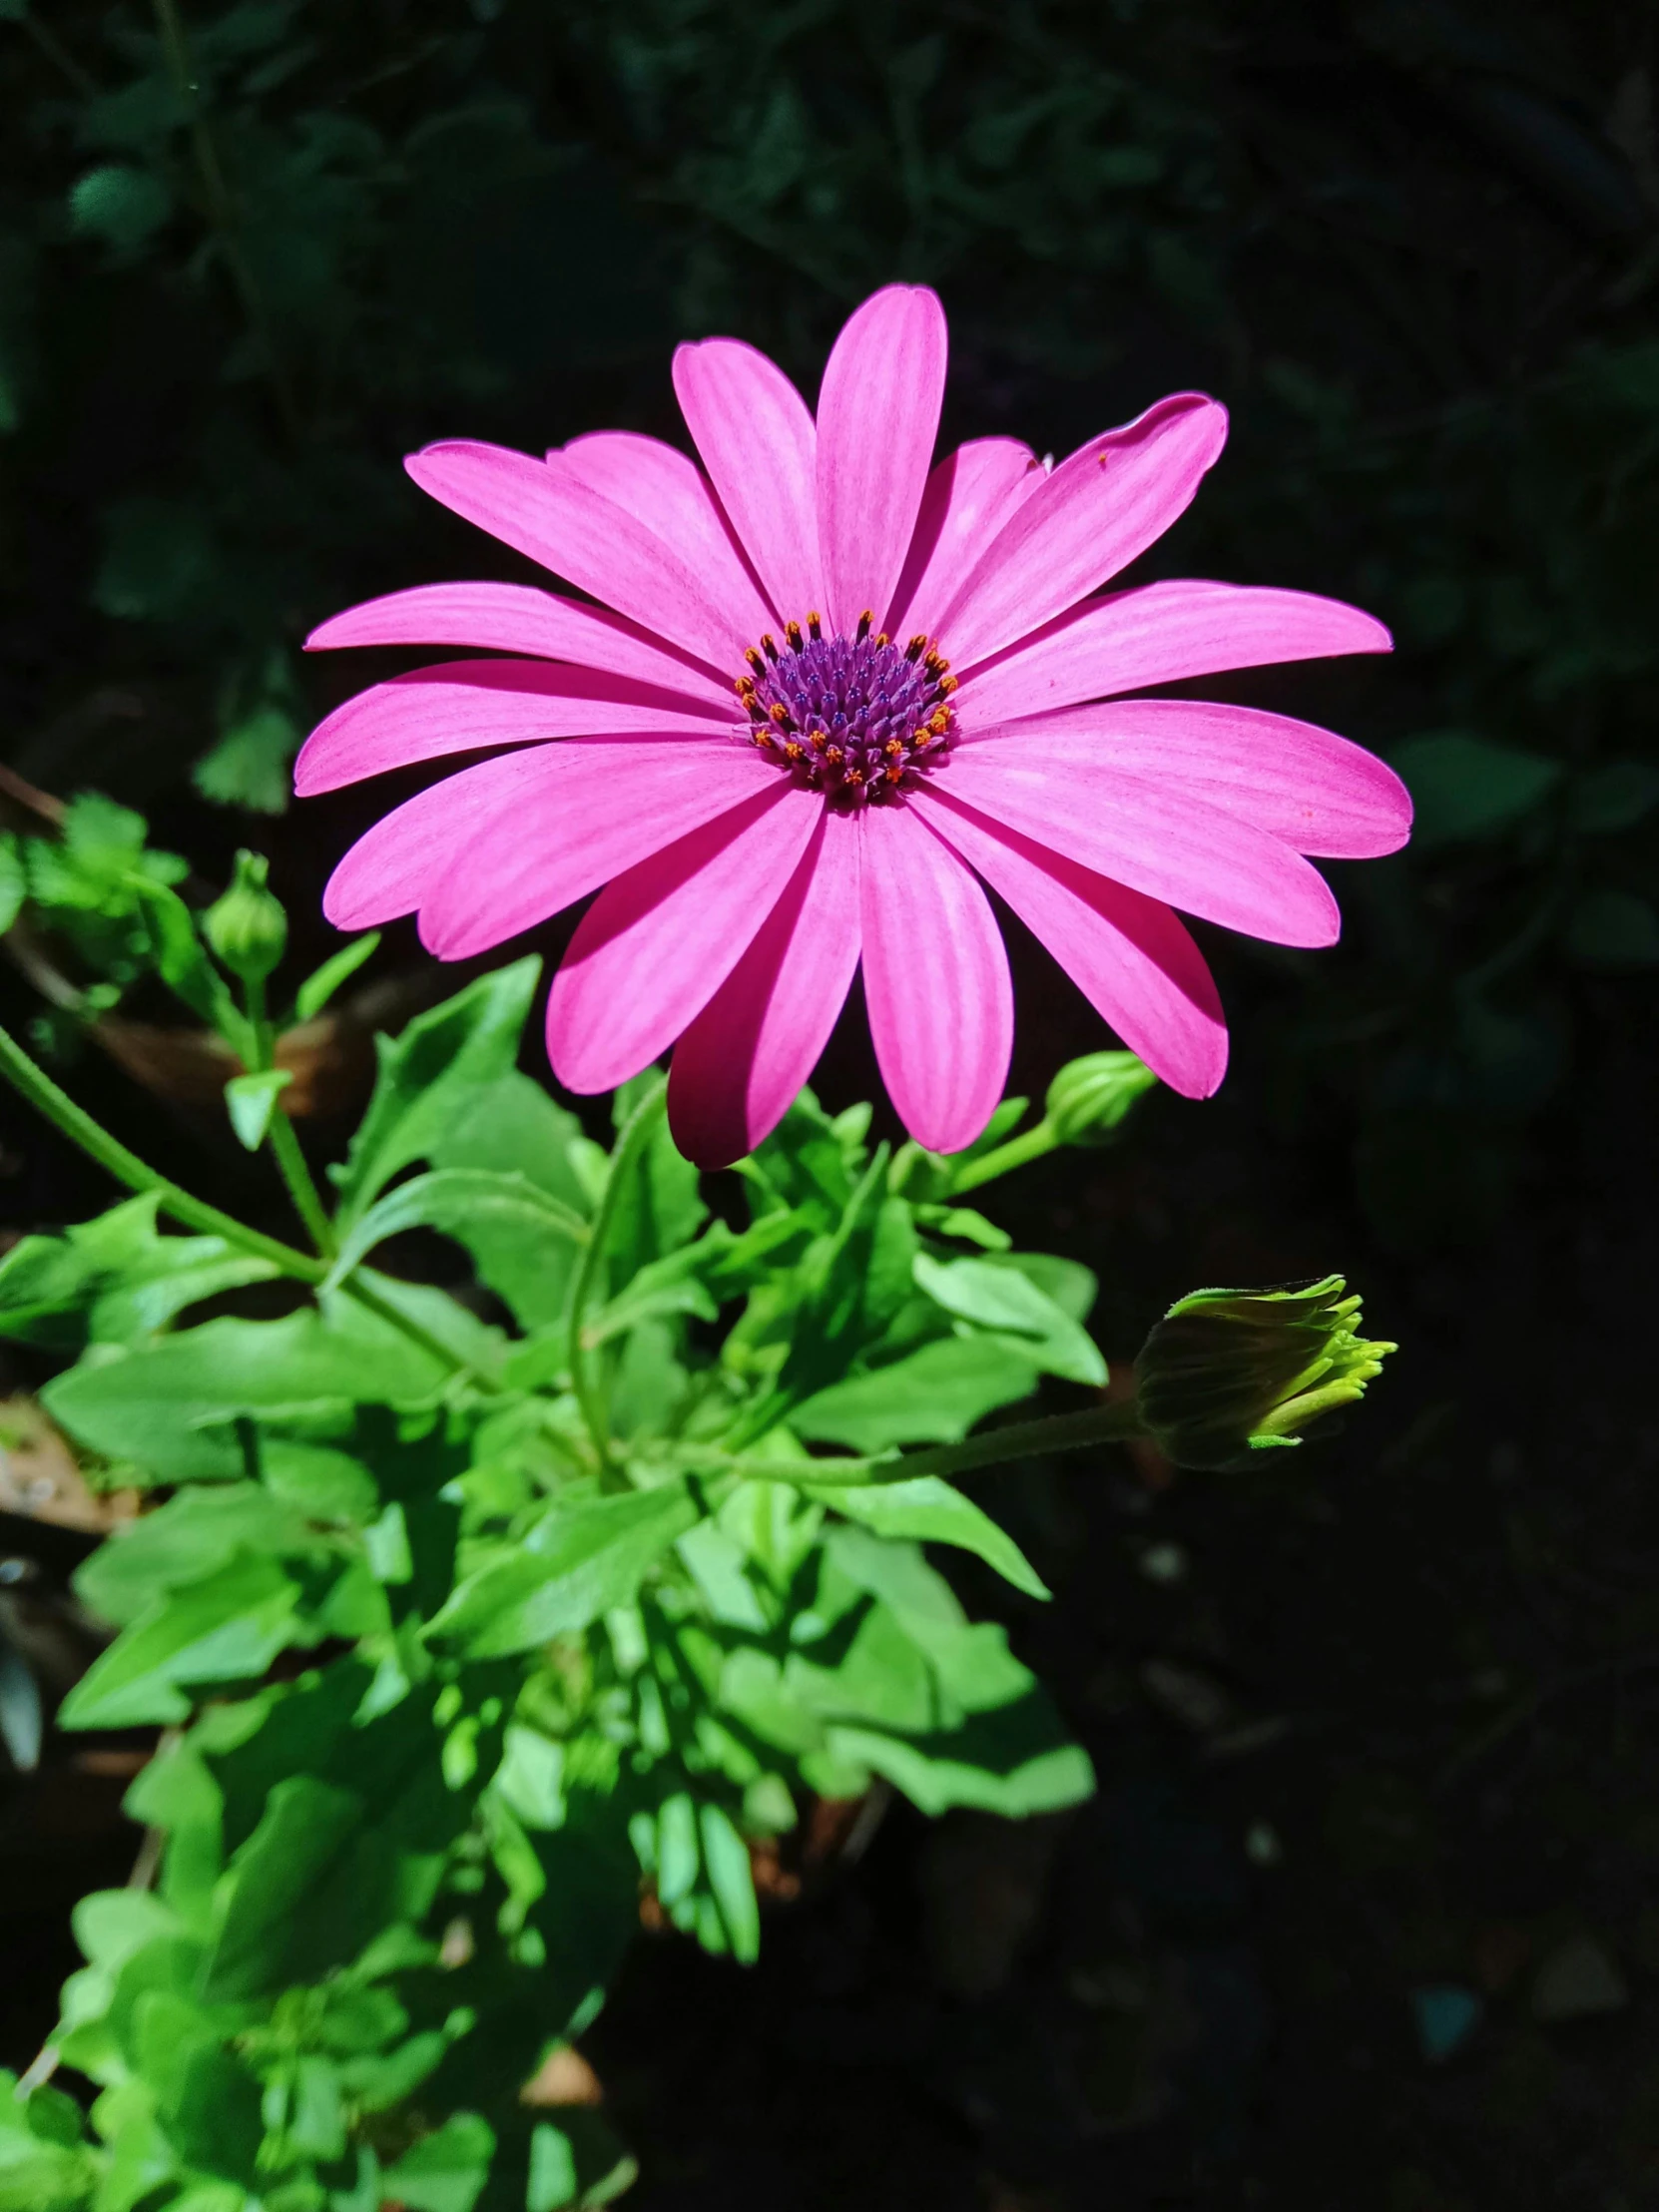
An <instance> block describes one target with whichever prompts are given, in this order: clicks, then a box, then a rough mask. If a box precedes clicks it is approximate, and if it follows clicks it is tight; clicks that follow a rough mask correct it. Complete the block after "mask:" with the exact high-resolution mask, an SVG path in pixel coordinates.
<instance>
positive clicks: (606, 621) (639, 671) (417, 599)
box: [305, 584, 732, 706]
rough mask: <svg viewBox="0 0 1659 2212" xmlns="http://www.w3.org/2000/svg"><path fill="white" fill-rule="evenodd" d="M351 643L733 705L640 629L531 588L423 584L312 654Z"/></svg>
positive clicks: (360, 610)
mask: <svg viewBox="0 0 1659 2212" xmlns="http://www.w3.org/2000/svg"><path fill="white" fill-rule="evenodd" d="M345 645H469V646H476V647H481V648H483V649H485V650H487V651H490V652H496V653H530V654H534V655H537V656H539V658H541V659H542V660H545V661H574V662H576V663H577V664H578V665H579V666H581V667H583V668H602V669H605V670H607V671H608V672H609V674H611V675H612V676H631V677H633V678H634V680H635V681H636V682H637V683H643V684H660V685H666V686H667V687H668V688H669V689H670V690H675V689H678V690H680V691H683V692H689V693H690V694H692V695H693V696H694V697H695V698H697V699H701V700H708V701H713V702H718V703H719V704H720V705H721V706H729V705H730V704H731V699H732V687H731V685H730V684H729V683H727V682H725V681H724V680H722V679H720V678H717V677H714V676H711V675H710V674H709V672H708V670H707V669H706V668H703V667H701V666H700V665H699V664H698V663H697V662H695V661H693V660H690V659H688V658H686V657H684V656H682V655H681V654H678V653H676V652H675V651H674V650H673V648H672V647H669V646H665V645H663V644H662V643H661V642H660V641H659V640H658V639H655V638H652V637H648V636H647V635H646V634H645V632H644V631H643V630H641V629H640V627H639V625H638V624H637V623H634V622H628V621H625V620H624V618H623V617H622V616H621V615H613V614H612V613H610V612H609V610H608V609H606V608H604V607H584V606H583V605H582V604H581V602H580V601H579V600H575V599H562V598H560V596H559V595H558V593H557V592H550V591H538V590H537V589H536V588H535V586H534V585H532V584H417V585H416V586H415V587H414V589H413V590H412V591H394V592H388V593H387V594H386V595H385V597H384V598H383V599H370V600H368V601H366V602H365V603H364V604H363V605H362V606H360V607H347V608H346V610H345V611H344V613H343V614H337V615H334V616H332V617H330V619H329V620H328V621H327V622H324V623H320V624H319V625H318V626H317V628H316V629H314V630H313V631H312V632H311V634H310V636H309V637H308V638H307V639H306V640H305V650H306V652H307V653H319V652H325V651H329V650H331V649H333V648H334V647H336V646H345Z"/></svg>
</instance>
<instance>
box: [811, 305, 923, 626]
mask: <svg viewBox="0 0 1659 2212" xmlns="http://www.w3.org/2000/svg"><path fill="white" fill-rule="evenodd" d="M944 361H945V327H944V309H943V308H942V307H941V306H940V305H939V302H938V299H937V298H936V296H935V295H934V294H933V293H932V292H930V291H927V290H925V289H923V288H922V287H920V286H919V285H909V284H889V285H887V287H886V288H885V290H883V291H878V292H876V293H875V294H874V295H873V297H871V298H869V299H866V300H865V301H864V303H863V305H862V306H861V307H858V308H856V309H855V310H854V311H853V313H852V314H851V315H850V316H849V317H848V318H847V321H846V324H845V326H844V327H843V329H842V330H841V334H840V336H839V337H838V338H836V340H835V343H834V346H833V348H832V350H831V352H830V359H829V361H828V363H827V364H826V367H825V371H824V386H823V389H822V391H821V392H820V394H819V405H818V511H819V531H820V542H821V544H822V547H823V551H824V572H825V582H826V587H827V589H826V597H827V598H828V600H829V602H830V606H829V612H830V616H831V618H832V620H833V623H834V626H835V628H836V629H838V630H842V631H848V632H849V631H850V630H851V629H852V627H853V625H854V624H855V623H856V622H857V619H858V616H859V615H860V613H861V612H862V611H863V609H864V608H866V607H867V608H869V609H871V610H872V612H873V615H874V616H875V617H876V618H877V619H878V618H879V616H880V613H881V610H882V608H883V607H885V606H886V605H887V604H888V602H889V601H890V600H891V598H892V595H893V586H894V585H895V584H896V583H897V582H898V578H899V572H900V571H901V569H902V568H903V566H904V555H905V553H906V552H907V551H908V549H909V544H910V533H911V531H912V530H913V529H914V528H915V521H916V511H917V509H918V508H919V507H920V505H921V494H922V487H923V486H924V485H925V483H926V481H927V469H928V464H929V462H930V461H931V460H932V458H933V440H934V438H935V437H936V436H937V434H938V427H939V405H940V402H941V400H942V398H943V396H944Z"/></svg>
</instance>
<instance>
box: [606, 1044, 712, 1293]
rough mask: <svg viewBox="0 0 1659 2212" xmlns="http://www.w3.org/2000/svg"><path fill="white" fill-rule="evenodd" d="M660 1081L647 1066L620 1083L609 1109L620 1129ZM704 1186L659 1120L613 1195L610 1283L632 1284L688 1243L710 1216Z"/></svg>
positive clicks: (663, 1121)
mask: <svg viewBox="0 0 1659 2212" xmlns="http://www.w3.org/2000/svg"><path fill="white" fill-rule="evenodd" d="M661 1080H662V1078H661V1076H660V1075H659V1074H658V1073H657V1071H656V1070H655V1069H654V1068H648V1069H647V1070H646V1072H645V1073H644V1074H643V1075H641V1076H637V1077H636V1078H635V1079H634V1081H633V1082H632V1083H625V1084H623V1086H622V1088H621V1089H620V1090H619V1091H618V1092H617V1094H616V1097H615V1098H614V1099H613V1101H612V1107H611V1110H612V1116H613V1118H614V1120H615V1122H616V1126H617V1128H618V1129H619V1130H620V1129H621V1127H622V1125H623V1123H624V1122H625V1121H626V1120H627V1119H628V1116H629V1115H630V1114H631V1113H632V1112H633V1109H634V1107H635V1105H636V1104H637V1103H638V1101H639V1099H640V1098H641V1097H643V1096H644V1095H645V1093H646V1091H647V1090H648V1089H649V1088H650V1087H651V1086H652V1085H653V1084H655V1083H658V1082H660V1081H661ZM702 1184H703V1179H702V1177H701V1176H700V1175H699V1174H698V1171H697V1169H696V1168H695V1167H693V1165H692V1163H691V1162H690V1161H689V1160H687V1159H685V1158H684V1157H683V1156H682V1155H681V1152H680V1150H679V1147H678V1146H677V1145H676V1144H675V1142H674V1138H673V1135H672V1133H671V1132H670V1129H669V1126H668V1119H667V1116H666V1115H663V1116H659V1118H658V1121H657V1124H656V1127H655V1128H654V1129H653V1130H652V1131H651V1135H650V1138H649V1141H648V1142H647V1143H646V1144H645V1146H644V1147H643V1149H642V1150H641V1152H640V1153H639V1154H638V1156H637V1158H636V1159H635V1161H634V1163H633V1166H632V1168H631V1169H630V1170H629V1171H628V1172H627V1174H626V1175H625V1177H624V1179H623V1182H622V1184H621V1186H620V1188H619V1189H618V1192H617V1200H616V1207H615V1211H614V1212H613V1214H612V1216H611V1229H610V1247H609V1253H608V1258H609V1261H610V1269H611V1281H612V1282H613V1283H627V1282H629V1281H631V1280H632V1278H633V1277H634V1276H636V1275H638V1273H639V1272H640V1270H641V1268H643V1267H648V1266H649V1265H650V1263H651V1262H652V1261H653V1260H661V1259H664V1258H666V1257H667V1256H668V1255H669V1254H671V1253H676V1252H678V1251H679V1250H680V1249H681V1247H682V1246H683V1245H688V1244H690V1242H691V1240H692V1238H693V1237H695V1236H696V1234H697V1232H698V1229H699V1228H700V1227H701V1225H702V1223H703V1222H704V1221H705V1220H706V1219H707V1218H708V1212H709V1209H708V1207H707V1206H706V1205H705V1204H704V1202H703V1187H702Z"/></svg>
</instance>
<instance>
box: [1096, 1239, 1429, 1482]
mask: <svg viewBox="0 0 1659 2212" xmlns="http://www.w3.org/2000/svg"><path fill="white" fill-rule="evenodd" d="M1346 1289H1347V1285H1346V1283H1345V1282H1344V1281H1343V1278H1342V1277H1341V1276H1340V1275H1328V1276H1326V1277H1325V1279H1324V1281H1323V1282H1319V1283H1308V1284H1303V1285H1292V1286H1290V1287H1289V1288H1287V1289H1284V1290H1277V1291H1194V1292H1193V1294H1192V1295H1191V1297H1190V1298H1183V1299H1181V1300H1179V1301H1178V1303H1177V1304H1175V1305H1174V1306H1172V1307H1171V1308H1170V1310H1169V1312H1168V1314H1167V1315H1166V1316H1165V1317H1164V1319H1163V1320H1162V1321H1161V1322H1159V1323H1158V1325H1157V1327H1156V1328H1155V1329H1154V1330H1153V1331H1152V1334H1151V1335H1150V1336H1149V1337H1148V1338H1147V1340H1146V1343H1145V1344H1144V1345H1143V1346H1142V1348H1141V1356H1140V1358H1139V1359H1138V1360H1137V1361H1136V1363H1135V1383H1136V1395H1137V1401H1138V1407H1139V1411H1140V1416H1141V1419H1142V1421H1143V1422H1144V1424H1145V1427H1146V1432H1147V1433H1148V1435H1150V1436H1151V1437H1152V1438H1153V1439H1154V1441H1155V1442H1156V1443H1157V1444H1158V1445H1159V1446H1160V1448H1161V1449H1162V1450H1163V1451H1164V1452H1165V1454H1166V1455H1167V1456H1168V1457H1169V1458H1171V1459H1173V1460H1174V1461H1175V1463H1176V1465H1177V1466H1182V1467H1199V1468H1204V1469H1207V1470H1213V1471H1217V1472H1223V1473H1230V1472H1235V1471H1237V1470H1238V1469H1239V1468H1241V1467H1245V1466H1248V1465H1249V1463H1250V1456H1251V1453H1252V1452H1255V1451H1262V1450H1268V1449H1272V1448H1273V1447H1274V1446H1276V1445H1280V1444H1299V1443H1300V1442H1301V1441H1302V1438H1303V1434H1304V1432H1305V1431H1306V1430H1307V1429H1308V1428H1309V1427H1310V1426H1311V1425H1312V1423H1313V1422H1315V1421H1317V1420H1318V1419H1319V1418H1320V1417H1321V1416H1322V1415H1323V1414H1325V1413H1329V1412H1331V1411H1333V1410H1334V1409H1335V1408H1336V1407H1337V1406H1340V1405H1353V1404H1355V1403H1357V1402H1358V1400H1359V1399H1360V1398H1362V1397H1363V1396H1364V1395H1365V1392H1366V1384H1367V1383H1370V1382H1371V1381H1372V1380H1373V1379H1374V1378H1375V1377H1376V1376H1378V1375H1380V1374H1381V1373H1382V1371H1383V1359H1384V1358H1385V1356H1386V1355H1387V1354H1388V1353H1390V1352H1393V1351H1395V1350H1397V1347H1396V1346H1394V1345H1391V1344H1380V1343H1367V1342H1366V1341H1365V1339H1363V1338H1362V1337H1361V1336H1360V1335H1359V1329H1360V1301H1359V1299H1358V1298H1345V1297H1344V1296H1343V1293H1344V1291H1345V1290H1346Z"/></svg>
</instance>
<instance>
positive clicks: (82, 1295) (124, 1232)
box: [0, 1194, 277, 1351]
mask: <svg viewBox="0 0 1659 2212" xmlns="http://www.w3.org/2000/svg"><path fill="white" fill-rule="evenodd" d="M276 1273H277V1270H276V1269H275V1268H274V1267H272V1266H271V1264H270V1263H269V1262H268V1261H265V1260H256V1259H252V1258H250V1257H249V1256H248V1255H247V1254H246V1253H242V1252H238V1251H237V1250H236V1249H235V1248H234V1247H233V1246H231V1245H229V1244H227V1243H226V1242H225V1240H224V1239H223V1238H222V1237H173V1236H168V1237H164V1236H161V1235H159V1234H158V1232H157V1229H156V1199H155V1197H154V1196H153V1195H149V1194H147V1195H145V1196H143V1197H140V1198H131V1199H128V1200H127V1201H126V1202H125V1203H124V1204H123V1205H120V1206H112V1207H111V1209H110V1211H109V1212H108V1213H107V1214H100V1215H99V1217H98V1219H97V1220H96V1221H89V1222H85V1223H82V1224H81V1225H80V1226H79V1227H78V1228H74V1229H71V1230H69V1231H67V1232H66V1233H65V1235H63V1236H62V1237H25V1238H23V1239H22V1240H21V1241H20V1242H19V1243H17V1244H15V1245H13V1247H12V1249H11V1251H10V1252H8V1253H7V1254H6V1256H5V1258H4V1259H3V1260H0V1336H5V1337H15V1338H17V1339H19V1340H21V1341H22V1342H23V1343H25V1344H38V1345H47V1346H50V1347H52V1348H53V1349H54V1350H57V1351H78V1350H79V1349H80V1348H81V1347H82V1346H83V1345H86V1344H89V1343H90V1344H106V1345H133V1344H138V1343H140V1342H142V1341H143V1340H144V1339H145V1338H147V1337H149V1336H152V1335H153V1334H154V1333H155V1332H156V1331H157V1330H159V1329H163V1328H165V1327H166V1325H167V1324H168V1323H169V1322H170V1321H171V1320H172V1319H173V1318H174V1316H175V1315H176V1314H179V1313H182V1312H183V1311H184V1310H185V1308H186V1307H188V1306H193V1305H195V1304H196V1303H197V1302H198V1301H199V1300H201V1299H205V1298H214V1297H217V1296H218V1294H219V1293H220V1292H221V1291H229V1290H235V1289H238V1288H239V1287H240V1286H241V1285H243V1284H245V1283H266V1282H269V1281H270V1280H271V1279H272V1278H273V1277H274V1276H275V1275H276Z"/></svg>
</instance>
